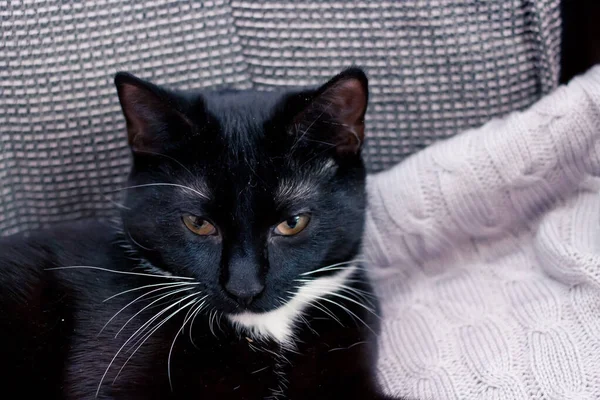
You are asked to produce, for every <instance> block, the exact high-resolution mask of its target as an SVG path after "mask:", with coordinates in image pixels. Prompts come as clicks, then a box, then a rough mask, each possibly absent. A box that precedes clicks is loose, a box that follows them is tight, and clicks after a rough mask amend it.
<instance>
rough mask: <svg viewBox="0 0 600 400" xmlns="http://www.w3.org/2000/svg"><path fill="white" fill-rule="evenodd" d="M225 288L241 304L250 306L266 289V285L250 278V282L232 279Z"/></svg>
mask: <svg viewBox="0 0 600 400" xmlns="http://www.w3.org/2000/svg"><path fill="white" fill-rule="evenodd" d="M225 290H226V291H227V293H229V295H231V296H232V297H233V298H234V299H235V300H236V301H237V302H238V304H239V305H241V306H242V307H248V306H249V305H250V304H251V303H252V301H253V300H254V299H255V298H256V297H257V296H258V295H260V294H261V293H262V291H263V290H265V286H264V285H263V284H262V283H260V282H259V281H257V280H250V281H249V282H240V281H231V280H230V281H229V282H227V284H226V285H225Z"/></svg>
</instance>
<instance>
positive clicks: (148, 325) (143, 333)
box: [125, 296, 206, 353]
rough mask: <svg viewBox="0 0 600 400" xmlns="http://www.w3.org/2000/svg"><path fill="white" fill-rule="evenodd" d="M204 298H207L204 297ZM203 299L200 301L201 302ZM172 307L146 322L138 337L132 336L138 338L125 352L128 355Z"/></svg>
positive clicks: (182, 299)
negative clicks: (154, 323)
mask: <svg viewBox="0 0 600 400" xmlns="http://www.w3.org/2000/svg"><path fill="white" fill-rule="evenodd" d="M188 298H189V296H187V297H183V298H181V299H179V300H176V301H175V302H174V303H173V304H171V305H180V304H181V303H182V302H183V301H185V300H186V299H188ZM204 298H206V296H204ZM201 300H202V299H200V301H201ZM170 308H171V307H167V308H165V309H163V310H162V311H159V312H158V313H157V314H156V315H154V316H153V317H152V318H150V319H149V320H148V321H146V322H145V323H144V324H143V325H142V327H141V328H143V329H142V330H141V331H140V332H139V333H138V334H137V335H136V333H134V334H133V335H131V337H132V338H133V337H136V338H135V339H134V340H133V342H132V343H131V345H130V347H129V349H127V350H125V353H128V352H129V351H131V350H132V349H134V348H135V347H136V346H137V345H138V344H139V343H140V342H141V341H142V340H144V338H145V337H146V335H148V332H150V331H152V329H154V327H156V326H157V325H158V324H157V325H154V326H153V327H151V325H152V323H153V322H154V321H156V320H157V319H158V318H160V317H161V315H163V314H164V313H165V312H167V311H168V310H169V309H170Z"/></svg>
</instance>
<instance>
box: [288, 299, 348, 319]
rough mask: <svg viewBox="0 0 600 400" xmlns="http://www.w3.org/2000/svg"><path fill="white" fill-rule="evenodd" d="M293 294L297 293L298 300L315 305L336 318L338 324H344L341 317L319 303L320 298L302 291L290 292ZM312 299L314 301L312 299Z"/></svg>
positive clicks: (310, 305) (308, 304)
mask: <svg viewBox="0 0 600 400" xmlns="http://www.w3.org/2000/svg"><path fill="white" fill-rule="evenodd" d="M288 293H290V294H292V295H294V294H296V298H297V299H298V300H300V301H301V302H303V303H304V304H306V305H307V306H309V307H314V308H316V309H317V310H319V311H321V312H322V313H324V314H325V315H328V316H329V317H331V318H332V319H333V320H335V321H336V322H337V323H338V324H340V325H341V326H342V327H343V326H344V325H343V324H342V321H340V319H339V318H338V317H336V316H335V314H334V313H332V312H331V310H329V309H328V308H327V307H325V306H324V305H323V304H318V298H315V297H313V296H307V295H303V294H301V293H293V292H288ZM311 300H312V301H311Z"/></svg>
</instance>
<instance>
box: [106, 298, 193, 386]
mask: <svg viewBox="0 0 600 400" xmlns="http://www.w3.org/2000/svg"><path fill="white" fill-rule="evenodd" d="M196 295H197V294H196V293H193V294H191V295H189V296H187V297H185V298H183V299H181V300H179V301H178V302H176V303H173V304H171V305H170V306H168V307H167V308H165V309H164V310H162V311H161V312H160V313H159V314H157V315H162V314H163V313H165V312H166V311H168V310H169V309H171V308H173V307H175V306H176V305H177V304H181V302H182V301H185V300H186V299H188V298H190V297H192V296H196ZM194 301H195V300H194ZM189 304H192V303H191V302H190V303H189ZM181 310H183V308H180V309H179V310H177V311H176V312H174V313H173V314H171V315H170V316H169V317H168V318H167V319H166V320H164V321H163V322H162V323H161V325H159V326H158V327H159V328H160V326H162V324H164V323H165V322H166V321H168V320H169V319H170V318H171V317H172V316H174V315H175V314H177V313H178V312H179V311H181ZM155 317H156V316H155ZM148 323H151V322H150V321H148V322H146V323H144V324H143V325H142V326H140V327H139V328H138V329H137V330H136V331H135V332H134V333H133V334H132V335H131V336H129V338H128V339H127V340H126V341H125V343H123V345H122V346H121V347H120V348H119V350H117V352H116V353H115V355H114V357H113V358H112V360H111V361H110V363H109V364H108V367H106V370H105V371H104V374H103V375H102V378H101V379H100V383H99V384H98V389H97V390H96V396H95V397H98V394H100V388H101V387H102V382H104V378H106V374H108V371H109V370H110V367H111V366H112V365H113V363H114V362H115V360H116V359H117V357H118V356H119V354H121V351H123V349H124V348H125V346H127V344H128V343H129V342H130V341H131V340H132V339H133V338H134V337H135V336H136V335H137V333H138V332H139V331H140V330H141V329H142V328H144V327H145V326H147V324H148ZM153 332H155V331H153ZM146 340H147V339H146ZM142 344H143V342H142ZM115 379H116V378H115Z"/></svg>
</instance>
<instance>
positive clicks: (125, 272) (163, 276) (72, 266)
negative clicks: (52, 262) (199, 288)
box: [46, 265, 194, 280]
mask: <svg viewBox="0 0 600 400" xmlns="http://www.w3.org/2000/svg"><path fill="white" fill-rule="evenodd" d="M59 269H93V270H98V271H104V272H112V273H115V274H123V275H136V276H149V277H152V278H162V279H185V280H193V279H194V278H189V277H187V276H173V275H157V274H146V273H143V272H128V271H117V270H114V269H108V268H101V267H93V266H90V265H70V266H68V267H52V268H46V271H53V270H59Z"/></svg>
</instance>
